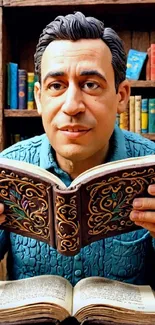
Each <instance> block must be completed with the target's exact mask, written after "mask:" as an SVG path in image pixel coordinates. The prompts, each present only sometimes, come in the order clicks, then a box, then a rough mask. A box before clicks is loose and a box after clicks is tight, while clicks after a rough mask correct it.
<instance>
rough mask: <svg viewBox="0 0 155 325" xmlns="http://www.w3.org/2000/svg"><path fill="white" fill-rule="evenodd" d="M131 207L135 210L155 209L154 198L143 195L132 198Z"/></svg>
mask: <svg viewBox="0 0 155 325" xmlns="http://www.w3.org/2000/svg"><path fill="white" fill-rule="evenodd" d="M133 208H134V209H136V210H154V211H155V198H154V197H148V198H147V197H143V198H138V199H134V200H133Z"/></svg>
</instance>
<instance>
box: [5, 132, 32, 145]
mask: <svg viewBox="0 0 155 325" xmlns="http://www.w3.org/2000/svg"><path fill="white" fill-rule="evenodd" d="M29 137H30V136H27V135H22V134H20V133H11V134H10V144H11V145H12V144H14V143H17V142H18V141H22V140H26V139H28V138H29Z"/></svg>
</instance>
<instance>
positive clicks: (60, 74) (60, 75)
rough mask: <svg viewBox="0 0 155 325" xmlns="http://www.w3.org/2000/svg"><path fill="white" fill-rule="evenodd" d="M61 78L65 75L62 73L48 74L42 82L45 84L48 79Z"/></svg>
mask: <svg viewBox="0 0 155 325" xmlns="http://www.w3.org/2000/svg"><path fill="white" fill-rule="evenodd" d="M62 76H65V73H64V72H63V71H56V72H48V73H47V74H46V76H45V77H44V79H43V82H46V80H47V79H48V78H50V77H62Z"/></svg>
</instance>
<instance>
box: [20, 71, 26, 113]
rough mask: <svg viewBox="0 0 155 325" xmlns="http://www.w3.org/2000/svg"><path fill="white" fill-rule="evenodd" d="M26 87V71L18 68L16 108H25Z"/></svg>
mask: <svg viewBox="0 0 155 325" xmlns="http://www.w3.org/2000/svg"><path fill="white" fill-rule="evenodd" d="M26 87H27V72H26V70H23V69H18V108H19V109H26V107H27V98H26V96H27V95H26Z"/></svg>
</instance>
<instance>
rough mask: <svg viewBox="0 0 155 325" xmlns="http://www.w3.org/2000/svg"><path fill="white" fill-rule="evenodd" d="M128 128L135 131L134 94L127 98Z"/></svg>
mask: <svg viewBox="0 0 155 325" xmlns="http://www.w3.org/2000/svg"><path fill="white" fill-rule="evenodd" d="M129 129H130V131H131V132H135V96H130V98H129Z"/></svg>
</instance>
